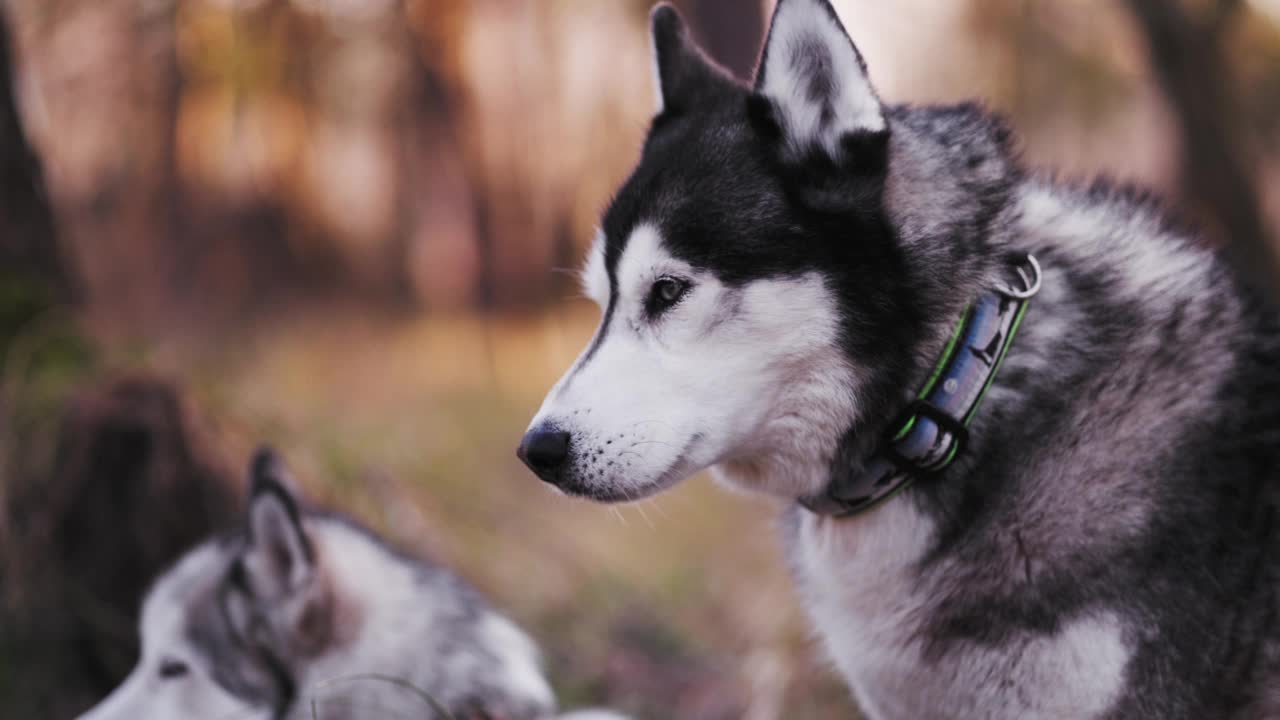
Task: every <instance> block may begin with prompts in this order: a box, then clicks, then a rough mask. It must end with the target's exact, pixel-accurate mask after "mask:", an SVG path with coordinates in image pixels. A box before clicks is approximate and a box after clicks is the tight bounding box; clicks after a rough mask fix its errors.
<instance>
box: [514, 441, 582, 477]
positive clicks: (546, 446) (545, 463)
mask: <svg viewBox="0 0 1280 720" xmlns="http://www.w3.org/2000/svg"><path fill="white" fill-rule="evenodd" d="M516 455H517V456H518V457H519V458H520V459H521V460H523V461H524V464H525V465H528V466H529V469H530V470H532V471H533V472H534V473H536V474H537V475H538V477H540V478H542V479H543V480H546V481H547V482H549V483H554V482H556V475H557V471H558V470H559V469H560V466H562V465H564V461H565V460H567V459H568V458H569V433H567V432H563V431H561V430H544V429H541V428H535V429H533V430H530V431H529V432H527V433H525V435H524V439H523V440H521V441H520V447H519V449H517V450H516Z"/></svg>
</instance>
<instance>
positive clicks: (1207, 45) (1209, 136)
mask: <svg viewBox="0 0 1280 720" xmlns="http://www.w3.org/2000/svg"><path fill="white" fill-rule="evenodd" d="M1126 1H1127V3H1128V6H1129V9H1130V11H1131V12H1132V13H1133V15H1134V17H1135V18H1137V20H1138V24H1139V26H1140V27H1141V29H1142V32H1143V34H1144V35H1145V36H1146V40H1147V46H1148V51H1149V54H1150V58H1151V65H1152V70H1153V72H1154V73H1155V75H1156V77H1157V79H1158V81H1159V82H1160V85H1161V87H1162V89H1163V90H1164V93H1165V95H1166V96H1167V98H1168V100H1169V104H1170V106H1171V107H1172V109H1173V112H1174V115H1175V116H1176V118H1177V122H1178V126H1179V131H1180V135H1181V139H1182V166H1181V170H1180V172H1181V184H1182V192H1183V194H1184V195H1185V196H1186V198H1187V200H1189V201H1190V202H1191V203H1192V204H1193V205H1194V206H1195V207H1197V208H1198V209H1199V210H1200V214H1201V216H1202V217H1203V218H1204V219H1205V220H1206V221H1207V224H1208V225H1209V230H1210V233H1211V234H1213V235H1215V236H1217V239H1218V240H1219V241H1220V242H1222V243H1223V244H1224V245H1225V247H1226V249H1227V252H1228V253H1229V255H1230V256H1231V257H1232V259H1233V260H1234V262H1235V264H1236V266H1237V267H1238V268H1239V270H1240V271H1241V272H1242V274H1243V275H1244V276H1245V277H1246V278H1248V279H1249V280H1250V281H1252V282H1254V283H1255V284H1257V285H1259V286H1260V287H1262V288H1264V289H1265V290H1267V291H1269V292H1271V293H1272V296H1273V297H1280V261H1277V253H1276V251H1275V248H1274V246H1273V245H1272V244H1271V243H1270V242H1269V240H1268V238H1267V232H1266V227H1265V223H1264V221H1263V219H1262V212H1261V209H1260V206H1259V201H1258V191H1257V188H1256V187H1255V180H1254V172H1253V168H1252V167H1251V166H1250V163H1249V161H1248V158H1249V157H1250V151H1249V148H1248V143H1247V142H1246V136H1245V133H1244V123H1243V122H1241V120H1240V118H1241V113H1240V105H1239V103H1238V102H1237V101H1236V98H1235V96H1234V94H1233V92H1232V88H1233V85H1232V83H1231V76H1230V72H1229V68H1228V66H1227V63H1226V61H1225V57H1224V53H1223V47H1222V43H1223V31H1224V29H1225V28H1226V27H1227V25H1228V23H1229V21H1230V20H1231V18H1232V17H1233V16H1234V15H1235V14H1236V12H1237V11H1238V10H1239V8H1240V5H1241V2H1240V0H1216V2H1211V3H1201V4H1200V5H1203V6H1204V7H1202V8H1200V9H1199V10H1198V11H1196V12H1192V11H1191V10H1190V9H1189V8H1188V7H1187V5H1186V3H1182V2H1177V1H1175V0H1126ZM1197 7H1199V6H1197Z"/></svg>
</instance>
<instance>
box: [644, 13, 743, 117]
mask: <svg viewBox="0 0 1280 720" xmlns="http://www.w3.org/2000/svg"><path fill="white" fill-rule="evenodd" d="M649 39H650V41H652V43H653V69H654V73H653V74H654V81H655V82H656V83H657V85H658V97H657V102H658V112H659V113H662V112H664V111H672V112H679V111H680V110H683V109H685V108H688V107H689V106H690V105H692V104H693V103H695V102H697V101H698V99H699V98H700V97H704V96H705V95H706V94H707V93H708V92H709V91H713V90H716V89H718V88H724V87H733V86H734V84H735V81H734V80H733V77H732V76H731V75H730V74H729V72H728V71H727V70H725V69H724V68H721V67H720V66H719V65H717V64H716V63H715V62H714V61H712V60H711V59H710V58H708V57H707V55H706V54H705V53H703V52H702V49H701V48H699V47H698V46H697V44H696V43H694V41H693V38H691V37H689V30H688V29H687V28H686V27H685V24H684V20H682V19H680V13H678V12H676V9H675V8H673V7H671V6H670V5H668V4H667V3H660V4H659V5H657V6H656V7H654V9H653V12H652V13H650V14H649Z"/></svg>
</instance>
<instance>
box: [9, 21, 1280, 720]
mask: <svg viewBox="0 0 1280 720" xmlns="http://www.w3.org/2000/svg"><path fill="white" fill-rule="evenodd" d="M676 4H677V5H678V6H680V7H681V9H682V10H683V11H684V14H685V16H686V18H688V20H689V21H690V23H691V25H692V26H693V28H694V32H695V35H696V36H697V37H699V38H700V39H701V41H702V42H703V43H704V45H705V46H706V47H707V48H709V50H710V51H711V53H712V54H713V55H714V56H716V57H717V58H718V59H719V60H720V61H721V62H722V63H724V64H725V65H726V66H728V67H730V68H731V69H732V70H734V71H735V72H736V73H738V74H739V75H740V76H742V77H744V78H748V77H750V76H751V74H752V72H753V67H754V64H755V59H756V56H757V53H758V51H759V45H760V43H761V39H762V34H763V31H764V28H765V26H766V24H767V17H768V13H769V11H770V9H771V4H772V3H771V2H769V1H768V0H763V1H759V0H678V1H677V3H676ZM835 4H836V6H837V8H838V10H839V12H840V14H841V16H842V18H843V19H844V21H845V24H846V25H847V27H848V28H849V30H850V33H851V34H852V35H853V37H854V39H855V41H856V42H857V43H858V44H859V46H860V48H861V50H862V52H863V54H864V56H865V57H866V59H867V62H868V64H869V66H870V70H871V74H872V77H873V80H874V81H875V82H876V83H877V84H878V86H879V88H880V91H881V95H882V97H884V98H885V99H886V100H887V101H890V102H901V101H910V102H915V103H922V102H933V101H953V100H960V99H965V98H971V97H977V98H981V99H982V100H983V101H984V102H985V103H986V104H987V105H988V106H990V107H991V108H992V109H994V110H997V111H999V112H1002V113H1004V114H1005V115H1007V116H1008V117H1009V119H1010V120H1011V122H1012V124H1013V126H1014V127H1015V128H1016V129H1017V131H1018V132H1019V134H1020V136H1021V142H1022V147H1023V151H1024V154H1025V157H1026V159H1027V161H1028V162H1029V163H1031V164H1034V165H1037V166H1041V167H1046V168H1052V169H1053V171H1054V172H1056V173H1057V174H1058V175H1059V176H1061V177H1063V178H1067V179H1079V180H1082V181H1087V180H1088V179H1089V178H1092V177H1093V176H1095V175H1098V174H1106V175H1109V176H1112V177H1114V178H1118V179H1120V180H1124V181H1132V182H1136V183H1141V184H1145V185H1149V186H1151V187H1153V188H1155V189H1156V190H1158V191H1159V192H1161V193H1162V194H1164V195H1166V196H1167V197H1168V198H1170V199H1171V200H1172V201H1173V203H1174V204H1175V205H1176V206H1177V207H1178V208H1179V209H1180V212H1181V213H1183V214H1184V216H1185V217H1187V218H1189V219H1190V220H1192V221H1194V222H1195V223H1196V224H1198V225H1199V226H1200V227H1201V228H1203V230H1204V233H1205V237H1206V239H1207V241H1208V242H1214V243H1219V244H1224V245H1225V246H1226V247H1228V248H1229V249H1230V250H1231V251H1232V253H1233V254H1234V256H1235V257H1237V258H1238V259H1239V260H1240V261H1241V262H1242V264H1243V265H1244V266H1245V267H1248V268H1250V269H1253V270H1255V271H1256V272H1257V274H1258V277H1259V278H1261V279H1262V280H1263V281H1264V282H1268V281H1269V279H1270V278H1272V277H1277V276H1280V275H1276V274H1275V273H1273V272H1272V271H1274V269H1275V265H1274V263H1273V261H1272V259H1271V258H1273V257H1274V255H1273V254H1272V253H1271V252H1270V248H1272V247H1273V246H1272V245H1269V241H1268V238H1274V237H1276V233H1275V229H1276V228H1277V227H1280V147H1278V146H1280V143H1277V142H1276V140H1277V138H1280V133H1278V130H1280V0H1248V1H1246V0H1078V1H1072V2H1049V1H1047V0H1044V1H1037V0H954V1H951V2H946V3H937V2H932V1H931V0H899V1H897V2H891V3H890V2H883V1H882V0H835ZM649 5H650V3H649V0H603V1H601V0H0V716H2V717H6V718H36V717H39V718H70V717H73V716H74V715H75V713H76V712H78V711H80V710H82V709H84V708H85V707H87V706H88V705H89V704H91V703H92V702H93V701H94V700H95V699H97V698H99V697H101V696H102V695H103V694H104V693H105V692H106V691H108V690H109V689H110V688H111V687H113V686H114V685H115V684H116V683H117V682H118V681H119V680H120V679H121V678H122V677H123V675H124V674H125V673H126V672H127V670H128V669H129V667H130V666H131V664H132V662H133V661H134V654H135V653H136V645H137V639H136V637H135V629H134V623H135V616H136V610H137V605H138V603H139V599H140V597H141V595H142V593H143V592H144V590H145V587H146V584H147V582H148V581H149V580H150V578H151V577H152V576H154V574H155V573H157V572H158V571H159V570H160V569H162V568H163V567H164V566H165V565H166V564H167V563H168V562H170V561H171V560H172V559H173V558H174V557H176V555H177V554H179V553H180V552H181V551H182V550H184V549H185V548H186V547H189V546H190V544H191V543H193V542H195V541H197V540H199V539H200V538H201V537H203V536H204V535H205V534H206V533H207V532H209V531H210V530H211V529H212V528H214V527H219V526H222V525H225V524H226V523H228V522H232V521H234V518H235V515H236V513H237V511H238V510H239V507H240V501H241V499H242V496H243V484H244V476H243V471H242V467H243V466H244V465H245V463H246V462H247V458H248V455H249V453H250V451H251V449H252V448H253V447H254V446H255V445H257V444H258V443H261V442H271V443H273V444H275V445H276V446H277V447H279V448H280V449H281V450H282V451H283V453H284V454H285V456H286V457H287V458H288V459H289V461H290V463H291V465H292V466H293V468H294V470H295V472H296V473H297V475H298V476H299V479H300V481H301V484H302V485H303V487H304V488H305V489H306V491H307V492H308V493H309V495H310V496H311V497H312V498H314V499H315V500H316V501H317V502H318V503H320V504H325V505H329V506H332V507H335V508H340V509H342V510H345V511H348V512H350V513H352V514H354V515H356V516H357V517H359V518H361V519H362V520H364V521H365V522H367V523H369V524H370V525H372V526H373V527H375V528H377V529H379V530H381V531H384V532H386V533H387V534H388V535H390V536H391V537H393V538H395V539H396V541H397V542H399V543H400V544H402V545H403V546H405V547H407V548H410V549H412V550H414V551H415V552H420V553H424V554H429V555H430V556H431V557H434V558H436V559H438V560H439V561H441V562H443V563H446V564H448V565H451V566H452V567H454V568H456V569H457V570H458V571H459V572H460V573H461V574H462V575H464V576H465V577H467V578H468V579H469V580H471V581H472V582H473V583H474V584H476V585H477V586H479V587H480V588H481V589H482V590H484V591H485V592H486V593H488V594H489V595H490V596H491V598H492V599H493V601H494V603H495V604H497V605H498V606H499V607H502V608H505V609H506V610H508V611H509V612H510V614H511V615H512V616H513V617H514V618H515V619H516V620H518V621H519V622H520V623H521V624H523V625H524V626H525V627H526V628H527V629H529V630H530V631H531V633H532V634H533V635H534V636H535V637H536V638H537V639H538V640H539V641H540V642H541V643H542V644H543V646H544V648H545V649H546V651H547V654H548V658H549V667H550V672H551V674H552V678H553V682H554V683H555V685H556V687H557V690H558V691H559V693H560V694H561V697H562V701H563V704H565V705H566V706H578V705H581V704H585V703H603V704H608V705H612V706H615V707H618V708H621V709H626V710H628V711H631V712H634V713H636V714H638V715H639V716H640V717H646V718H698V719H715V720H719V719H722V718H723V719H727V718H750V719H751V720H770V719H773V718H827V717H849V716H851V715H853V714H854V713H855V711H854V709H853V705H852V703H851V702H850V701H849V700H848V699H847V692H846V691H845V690H844V689H843V687H842V686H841V684H840V683H839V681H838V680H837V679H836V678H835V676H834V675H833V674H832V673H831V672H829V671H828V670H827V669H826V668H825V665H824V663H823V662H822V660H821V658H820V652H819V651H818V649H817V648H816V646H815V644H814V643H813V642H812V640H811V638H810V635H809V632H808V630H807V626H806V624H805V621H804V618H803V617H802V615H801V613H800V612H799V610H798V607H797V603H796V602H795V599H794V597H793V596H792V593H791V590H790V587H789V582H788V579H787V576H786V572H785V569H784V567H783V563H782V559H781V557H780V552H779V550H778V547H777V543H776V542H775V532H774V527H773V521H772V517H773V515H774V514H775V511H776V508H774V507H771V506H770V505H769V504H768V503H765V502H762V501H758V500H754V499H751V498H744V497H740V496H737V495H732V494H729V493H726V492H724V491H723V490H721V489H719V488H715V487H712V486H711V485H710V483H708V482H706V481H705V480H702V479H698V480H694V481H692V482H689V483H685V484H684V485H683V486H681V487H679V488H677V489H676V490H674V491H671V492H668V493H667V494H665V495H663V496H661V497H659V498H657V499H654V500H651V501H648V502H645V503H642V504H639V505H633V506H626V507H616V508H608V507H601V506H595V505H589V504H585V503H581V502H574V501H568V500H565V499H563V498H559V497H556V496H553V495H552V494H551V493H549V492H547V491H545V490H544V489H543V488H542V487H541V486H540V484H539V483H538V482H537V481H536V480H535V479H534V478H533V477H532V476H531V475H530V474H528V473H527V472H526V471H524V470H523V469H522V468H521V467H520V466H519V465H518V462H517V461H516V460H515V457H514V452H513V449H514V447H515V445H516V442H517V440H518V437H519V435H520V433H521V432H522V430H523V428H524V426H525V424H526V422H527V420H528V419H529V417H530V416H531V415H532V413H533V411H534V410H535V409H536V407H537V405H538V403H539V402H540V400H541V397H542V395H543V393H544V392H545V391H546V389H547V388H548V387H549V386H550V384H551V383H552V382H553V381H554V380H555V378H556V377H557V376H558V375H559V373H560V372H561V371H562V370H563V369H564V368H565V367H567V366H568V365H569V364H570V363H571V361H572V360H573V358H574V356H575V355H576V353H577V352H578V350H579V349H580V348H581V347H582V346H583V345H584V343H585V342H586V340H587V339H588V338H589V336H590V333H591V331H592V328H593V324H594V322H595V320H596V313H595V311H594V310H593V308H591V307H590V306H589V304H587V303H585V302H584V301H582V300H580V299H578V298H577V293H576V288H575V284H574V278H573V274H572V270H573V269H574V268H576V267H577V264H578V259H579V256H580V255H581V254H582V252H583V250H584V248H585V246H586V243H587V242H588V241H589V239H590V237H591V236H592V234H593V228H594V223H595V222H596V218H597V214H598V213H599V212H600V210H601V209H602V207H603V205H604V204H605V202H606V201H607V199H608V197H609V193H610V192H611V191H612V190H613V189H614V188H615V187H616V186H617V185H618V184H619V183H620V182H621V181H622V180H623V179H624V177H625V175H626V173H627V171H628V168H629V166H630V164H631V163H632V162H633V161H634V159H635V157H636V153H637V152H638V150H639V145H640V142H641V140H642V137H643V134H644V132H645V128H646V124H647V122H648V119H649V113H650V111H651V109H652V107H653V88H652V87H651V78H650V70H649V58H648V39H647V36H646V29H645V22H646V17H647V13H648V10H649ZM1273 287H1274V286H1273Z"/></svg>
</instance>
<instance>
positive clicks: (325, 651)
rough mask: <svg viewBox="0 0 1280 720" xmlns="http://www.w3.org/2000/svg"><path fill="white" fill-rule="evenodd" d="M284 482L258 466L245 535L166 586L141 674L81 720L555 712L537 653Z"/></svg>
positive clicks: (450, 589)
mask: <svg viewBox="0 0 1280 720" xmlns="http://www.w3.org/2000/svg"><path fill="white" fill-rule="evenodd" d="M282 473H283V470H282V468H281V465H280V463H279V462H278V461H277V459H276V458H275V456H274V455H273V454H272V453H270V452H268V451H264V452H262V453H260V454H259V455H258V457H257V458H256V459H255V461H254V463H253V469H252V476H253V483H252V496H251V499H250V503H249V511H248V513H247V521H246V523H245V525H244V526H243V527H240V528H236V529H234V530H232V531H231V532H228V533H226V534H224V535H222V536H219V537H215V538H212V539H210V540H208V541H207V542H205V543H203V544H201V545H199V546H198V547H196V548H195V549H193V550H191V551H190V552H189V553H187V554H186V555H185V556H184V557H183V558H182V559H181V560H179V561H178V563H177V564H176V565H175V566H174V567H173V568H172V569H170V570H169V571H168V572H166V573H165V574H164V575H163V576H162V577H161V578H160V579H159V580H158V581H157V582H156V584H155V586H154V587H153V588H152V589H151V591H150V592H149V593H148V595H147V598H146V600H145V603H144V605H143V609H142V617H141V621H140V631H141V635H142V657H141V659H140V660H139V662H138V665H137V667H136V668H134V670H133V672H132V673H131V674H130V675H129V677H128V678H127V679H126V680H125V682H124V684H122V685H121V686H120V687H119V688H117V689H116V690H115V692H113V693H112V694H111V695H110V696H109V697H108V698H106V699H105V700H103V701H102V703H101V704H99V705H98V706H97V707H95V708H93V709H92V710H90V711H89V712H88V713H87V714H85V715H83V716H82V717H81V720H176V719H177V718H182V719H183V720H200V719H202V718H208V719H209V720H254V719H258V718H260V719H262V720H268V719H271V720H277V719H278V720H286V719H287V720H294V719H297V720H303V719H306V720H338V719H348V718H376V717H388V718H390V717H423V718H434V717H452V718H457V719H458V720H543V719H545V718H550V717H552V716H553V715H554V714H555V705H556V703H555V699H554V697H553V696H552V691H551V687H550V685H549V684H548V683H547V680H546V678H545V677H544V675H543V671H542V666H541V661H540V658H539V652H538V649H537V646H536V645H535V644H534V643H533V641H532V640H530V639H529V637H528V636H527V635H526V634H525V633H524V632H523V631H522V630H521V629H520V628H518V627H517V626H516V625H515V624H514V623H512V622H511V621H510V620H508V619H507V618H505V617H503V616H502V615H501V614H499V613H498V612H496V611H495V610H493V609H492V608H491V607H489V605H488V603H486V602H485V601H484V599H483V598H481V597H480V596H479V594H478V593H476V592H475V591H474V590H472V589H471V588H470V587H469V586H467V585H466V584H464V583H463V582H462V581H461V580H459V579H458V578H457V577H456V576H454V575H453V574H451V573H449V572H448V571H446V570H444V569H441V568H438V567H434V566H431V565H426V564H424V563H422V562H420V561H417V560H414V559H411V558H409V557H407V556H405V555H402V554H400V553H398V552H396V551H394V550H392V549H390V548H389V547H388V546H387V545H386V544H384V543H383V542H382V541H381V540H380V539H379V538H377V537H376V536H375V535H373V534H372V533H371V532H370V531H368V530H366V529H364V528H363V527H360V526H359V525H357V524H355V523H354V522H352V521H351V520H348V519H346V518H345V517H341V516H338V515H333V514H328V513H322V512H317V511H309V510H306V509H305V508H303V507H302V506H301V505H300V504H299V502H298V501H297V500H296V499H295V497H294V494H293V492H292V491H290V489H289V487H288V484H287V483H286V481H285V480H284V479H283V475H282ZM445 713H447V715H445ZM570 717H572V718H574V719H576V720H620V719H619V718H617V717H616V716H614V715H612V714H610V713H606V712H603V711H600V712H593V711H585V712H582V713H577V714H573V715H571V716H570Z"/></svg>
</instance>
